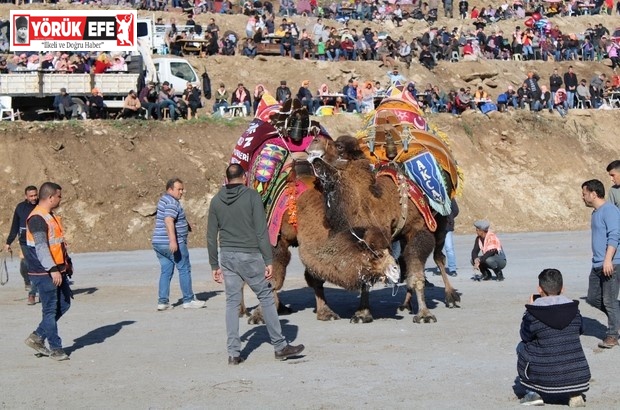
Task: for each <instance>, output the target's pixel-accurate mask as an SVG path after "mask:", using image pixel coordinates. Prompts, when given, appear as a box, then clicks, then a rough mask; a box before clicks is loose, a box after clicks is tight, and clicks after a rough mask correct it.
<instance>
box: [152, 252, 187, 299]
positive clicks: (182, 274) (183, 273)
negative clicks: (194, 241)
mask: <svg viewBox="0 0 620 410" xmlns="http://www.w3.org/2000/svg"><path fill="white" fill-rule="evenodd" d="M153 250H154V251H155V254H156V255H157V259H159V265H160V266H161V274H160V276H159V299H158V302H157V303H160V304H162V303H168V302H169V301H170V300H169V297H170V281H172V276H174V265H176V266H177V270H178V271H179V284H180V285H181V293H182V294H183V303H189V302H191V301H192V300H193V299H194V292H193V291H192V265H191V264H190V262H189V251H188V249H187V244H186V243H184V242H181V243H179V249H177V251H176V252H175V253H172V252H171V251H170V248H169V247H168V245H153Z"/></svg>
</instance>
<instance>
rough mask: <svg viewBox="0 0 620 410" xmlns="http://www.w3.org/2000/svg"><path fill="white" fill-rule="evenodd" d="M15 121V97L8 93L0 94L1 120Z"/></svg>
mask: <svg viewBox="0 0 620 410" xmlns="http://www.w3.org/2000/svg"><path fill="white" fill-rule="evenodd" d="M9 119H10V120H11V121H15V111H13V99H12V98H11V97H10V96H8V95H3V96H0V121H2V120H9Z"/></svg>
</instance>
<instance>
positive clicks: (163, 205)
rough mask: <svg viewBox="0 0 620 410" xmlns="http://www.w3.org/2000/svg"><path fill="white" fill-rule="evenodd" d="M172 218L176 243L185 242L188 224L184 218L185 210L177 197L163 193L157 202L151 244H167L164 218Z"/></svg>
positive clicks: (168, 242)
mask: <svg viewBox="0 0 620 410" xmlns="http://www.w3.org/2000/svg"><path fill="white" fill-rule="evenodd" d="M166 217H170V218H172V219H174V230H175V232H176V235H177V243H187V235H188V234H189V224H188V223H187V218H185V211H184V210H183V207H182V206H181V203H180V202H179V200H178V199H176V198H175V197H173V196H172V195H170V194H168V193H166V194H164V195H163V196H162V197H161V198H160V199H159V202H158V203H157V215H156V216H155V229H154V230H153V239H152V243H153V245H155V244H157V245H169V244H170V241H169V239H168V232H167V231H166V224H165V222H164V219H165V218H166Z"/></svg>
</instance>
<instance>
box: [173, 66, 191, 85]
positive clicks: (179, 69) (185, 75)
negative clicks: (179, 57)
mask: <svg viewBox="0 0 620 410" xmlns="http://www.w3.org/2000/svg"><path fill="white" fill-rule="evenodd" d="M170 73H171V74H172V75H173V76H175V77H179V78H182V79H184V80H185V81H189V82H190V83H193V82H195V81H196V74H194V70H192V67H191V66H190V65H189V64H187V63H186V62H184V61H179V62H172V63H170Z"/></svg>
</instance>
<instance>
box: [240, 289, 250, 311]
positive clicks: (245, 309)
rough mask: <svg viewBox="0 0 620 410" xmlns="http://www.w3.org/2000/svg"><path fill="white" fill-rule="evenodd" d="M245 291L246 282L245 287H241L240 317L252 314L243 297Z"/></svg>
mask: <svg viewBox="0 0 620 410" xmlns="http://www.w3.org/2000/svg"><path fill="white" fill-rule="evenodd" d="M244 291H245V283H244V284H243V287H242V288H241V305H240V306H239V317H245V316H250V312H249V311H248V308H247V307H246V306H245V299H244V297H243V292H244Z"/></svg>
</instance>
